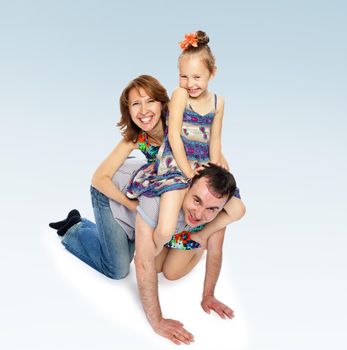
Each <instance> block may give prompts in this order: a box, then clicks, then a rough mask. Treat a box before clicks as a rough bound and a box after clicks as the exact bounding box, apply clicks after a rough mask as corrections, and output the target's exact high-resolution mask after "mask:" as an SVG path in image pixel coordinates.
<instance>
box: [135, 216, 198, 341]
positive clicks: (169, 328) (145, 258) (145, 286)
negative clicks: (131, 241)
mask: <svg viewBox="0 0 347 350" xmlns="http://www.w3.org/2000/svg"><path fill="white" fill-rule="evenodd" d="M153 231H154V229H153V228H152V227H151V226H149V225H148V224H147V223H146V222H145V221H144V220H143V219H142V217H141V215H140V214H137V217H136V227H135V234H136V238H135V244H136V256H135V268H136V278H137V285H138V289H139V293H140V298H141V302H142V306H143V308H144V311H145V314H146V317H147V319H148V321H149V323H150V324H151V326H152V328H153V330H154V331H155V332H156V333H158V334H159V335H161V336H163V337H165V338H168V339H170V340H171V341H172V342H174V343H175V344H177V345H179V344H181V343H185V344H190V342H192V341H194V340H193V335H192V334H190V333H189V332H188V331H186V330H185V329H184V328H183V324H182V323H181V322H179V321H175V320H171V319H165V318H163V316H162V312H161V307H160V302H159V296H158V276H157V272H156V268H155V251H156V246H155V244H154V241H153Z"/></svg>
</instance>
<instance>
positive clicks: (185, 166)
mask: <svg viewBox="0 0 347 350" xmlns="http://www.w3.org/2000/svg"><path fill="white" fill-rule="evenodd" d="M187 101H188V92H187V90H185V89H183V88H180V87H178V88H177V89H176V90H175V91H174V92H173V94H172V98H171V101H170V105H169V129H168V138H169V143H170V146H171V149H172V153H173V156H174V158H175V161H176V163H177V165H178V166H179V168H180V169H181V171H182V172H183V173H184V175H185V176H186V177H188V178H189V179H190V178H192V177H193V176H194V175H195V172H194V171H193V169H192V168H191V166H190V164H189V162H188V158H187V155H186V151H185V149H184V145H183V141H182V139H181V132H182V120H183V112H184V108H185V107H186V105H187Z"/></svg>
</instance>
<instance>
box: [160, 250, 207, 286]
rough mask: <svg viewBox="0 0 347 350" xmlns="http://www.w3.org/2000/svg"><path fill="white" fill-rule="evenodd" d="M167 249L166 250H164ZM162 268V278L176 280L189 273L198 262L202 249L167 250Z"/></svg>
mask: <svg viewBox="0 0 347 350" xmlns="http://www.w3.org/2000/svg"><path fill="white" fill-rule="evenodd" d="M166 249H168V248H166ZM168 250H169V252H168V253H167V256H166V259H165V260H164V263H163V266H162V272H163V274H164V276H165V277H166V278H167V279H169V280H177V279H179V278H181V277H183V276H185V275H186V274H187V273H188V272H190V271H191V270H192V269H193V268H194V267H195V265H196V264H197V263H198V262H199V261H200V259H201V256H202V254H203V252H204V251H203V249H192V250H179V249H168Z"/></svg>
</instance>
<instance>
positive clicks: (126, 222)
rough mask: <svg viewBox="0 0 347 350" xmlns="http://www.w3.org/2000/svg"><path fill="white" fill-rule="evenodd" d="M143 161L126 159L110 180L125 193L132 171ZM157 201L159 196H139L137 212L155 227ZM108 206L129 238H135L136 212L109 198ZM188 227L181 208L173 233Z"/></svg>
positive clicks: (157, 212)
mask: <svg viewBox="0 0 347 350" xmlns="http://www.w3.org/2000/svg"><path fill="white" fill-rule="evenodd" d="M143 164H145V163H144V161H141V160H139V159H127V160H126V161H125V162H124V163H123V165H122V166H121V167H120V168H119V169H118V171H117V172H116V173H115V174H114V175H113V177H112V182H113V183H114V184H115V185H116V186H117V187H118V188H119V189H120V190H121V191H122V192H123V193H126V189H127V187H128V184H129V181H130V179H131V177H132V176H133V174H134V172H135V171H136V170H137V169H139V168H140V166H142V165H143ZM159 201H160V197H145V196H140V197H139V202H140V204H139V206H138V207H137V209H136V210H137V212H138V213H139V214H140V215H141V217H142V219H143V220H144V221H145V222H146V223H147V224H148V225H149V226H151V227H153V228H156V226H157V223H158V217H159ZM110 207H111V211H112V214H113V217H114V218H115V220H116V221H117V222H118V223H119V225H120V226H121V227H122V228H123V230H124V231H125V232H126V234H127V236H128V237H129V239H131V240H133V239H134V238H135V218H136V213H134V212H132V211H131V210H129V209H128V208H126V207H124V206H123V205H121V204H119V203H118V202H115V201H114V200H112V199H110ZM189 229H190V227H189V226H188V225H186V223H185V221H184V213H183V211H182V210H181V211H180V213H179V216H178V220H177V226H176V231H175V232H173V234H174V233H178V232H182V231H183V230H189Z"/></svg>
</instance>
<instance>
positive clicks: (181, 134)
mask: <svg viewBox="0 0 347 350" xmlns="http://www.w3.org/2000/svg"><path fill="white" fill-rule="evenodd" d="M208 43H209V38H208V36H207V35H206V34H205V33H204V32H202V31H198V32H196V33H191V34H188V35H186V36H185V40H183V41H182V42H180V46H181V48H182V50H183V51H182V54H181V55H180V57H179V61H178V68H179V87H178V88H177V89H176V90H175V91H174V92H173V95H172V99H171V102H170V104H169V118H168V128H167V129H166V131H165V137H164V142H163V144H162V146H161V147H160V149H159V152H158V155H157V161H156V163H155V164H151V165H145V166H143V167H142V168H141V169H139V171H138V172H137V174H136V175H135V176H134V177H133V179H132V181H131V183H130V184H129V187H128V193H127V195H128V197H129V198H136V197H138V196H139V195H145V196H148V197H151V196H159V195H161V199H160V213H159V221H158V225H157V228H156V230H155V232H154V240H155V243H156V246H157V252H159V251H160V250H161V248H162V246H163V244H164V243H166V242H167V241H168V240H169V239H170V237H171V235H172V232H174V231H175V225H176V222H177V217H178V214H179V210H180V209H181V206H182V201H183V198H184V195H185V192H186V189H187V187H188V186H189V183H190V179H191V178H193V176H194V175H195V174H196V173H197V172H198V170H199V168H200V167H201V166H203V165H207V164H208V162H212V163H215V164H218V165H221V166H223V167H225V168H228V165H227V163H226V162H225V161H224V158H223V156H222V154H221V129H222V119H223V112H224V100H223V98H222V97H219V96H217V95H215V94H213V93H211V92H209V91H208V83H209V81H210V79H211V78H213V77H214V75H215V74H216V66H215V58H214V56H213V54H212V52H211V50H210V47H209V46H208ZM233 199H234V197H233ZM233 199H231V200H230V201H229V202H228V203H227V205H226V206H225V212H226V213H227V218H226V217H225V214H223V220H222V221H221V220H220V219H219V224H220V225H224V226H225V225H226V224H227V223H230V222H232V221H235V220H238V219H239V218H240V217H242V215H243V214H242V211H243V204H242V202H241V201H240V200H239V199H237V198H235V200H236V202H235V200H234V201H233ZM232 212H234V215H231V213H232ZM240 214H241V216H240ZM188 220H189V221H190V222H189V223H188V224H189V225H190V226H191V227H195V226H196V223H197V220H196V218H194V217H193V216H189V219H188ZM216 220H218V218H216ZM224 226H223V227H224ZM213 232H215V231H212V230H210V231H208V232H207V230H205V237H204V238H205V239H207V238H208V236H209V235H210V234H211V233H213Z"/></svg>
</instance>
